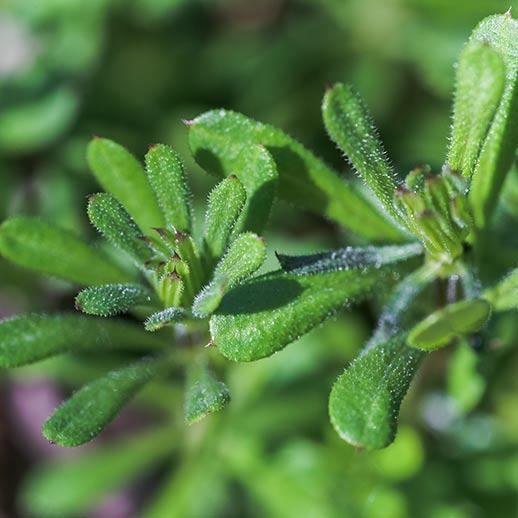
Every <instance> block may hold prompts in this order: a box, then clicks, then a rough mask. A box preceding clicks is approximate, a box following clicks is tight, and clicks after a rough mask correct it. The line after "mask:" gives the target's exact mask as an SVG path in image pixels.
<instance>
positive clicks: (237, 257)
mask: <svg viewBox="0 0 518 518" xmlns="http://www.w3.org/2000/svg"><path fill="white" fill-rule="evenodd" d="M265 257H266V247H265V244H264V241H263V239H261V238H260V237H259V236H257V235H256V234H252V233H251V232H247V233H244V234H240V235H239V236H238V237H237V238H236V239H235V240H234V241H233V242H232V243H231V244H230V246H229V248H228V251H227V252H226V254H225V255H224V257H223V258H222V259H221V260H220V261H219V263H218V265H217V266H216V269H215V271H214V276H213V279H212V281H211V282H210V283H209V284H208V285H207V286H206V287H205V288H204V289H203V290H202V291H201V292H200V293H199V294H198V295H197V297H196V299H195V300H194V304H193V308H192V311H193V313H194V314H195V315H196V316H197V317H199V318H205V317H207V316H208V315H210V314H211V313H213V312H214V311H215V310H216V309H217V307H218V306H219V304H220V302H221V299H222V298H223V295H225V293H226V292H227V291H228V289H230V288H231V287H233V286H234V285H235V284H236V283H237V282H239V281H242V280H243V279H245V278H247V277H249V276H250V275H252V274H253V273H255V272H256V271H257V270H258V269H259V268H260V267H261V265H262V264H263V262H264V259H265Z"/></svg>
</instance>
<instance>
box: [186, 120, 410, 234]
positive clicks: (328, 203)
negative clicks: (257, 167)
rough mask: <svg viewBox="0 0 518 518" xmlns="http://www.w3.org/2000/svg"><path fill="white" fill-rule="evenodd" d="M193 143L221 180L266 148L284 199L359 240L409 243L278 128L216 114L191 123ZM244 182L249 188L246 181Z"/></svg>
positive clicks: (361, 196) (198, 155) (201, 160)
mask: <svg viewBox="0 0 518 518" xmlns="http://www.w3.org/2000/svg"><path fill="white" fill-rule="evenodd" d="M189 143H190V146H191V149H192V152H193V154H194V156H195V158H196V161H197V162H198V163H199V164H200V165H201V166H202V167H203V168H205V169H206V170H207V171H209V172H210V173H212V174H215V175H217V176H220V177H221V176H229V175H230V174H239V171H236V169H235V166H236V164H237V163H238V161H239V160H240V157H241V156H242V155H243V154H244V153H247V150H248V149H249V148H250V146H253V145H257V144H260V145H263V146H265V148H266V149H267V150H268V152H269V153H271V155H272V157H273V159H274V161H275V164H276V166H277V171H278V174H279V196H280V197H281V198H284V199H286V200H288V201H290V202H293V203H296V204H297V205H299V206H301V207H304V208H306V209H308V210H311V211H312V212H315V213H316V214H321V215H323V216H326V217H328V218H331V219H332V220H334V221H337V222H338V223H340V224H342V225H343V226H345V227H346V228H348V229H350V230H352V231H354V232H355V233H357V234H358V235H361V236H365V237H368V238H371V239H374V240H393V241H401V240H402V239H404V237H403V236H402V234H401V232H400V231H399V230H398V229H396V228H395V227H394V225H392V224H391V222H390V221H387V220H386V218H385V216H384V215H383V214H381V213H380V212H379V211H378V209H377V208H376V207H374V206H373V204H372V203H371V202H370V201H369V200H368V199H367V198H366V197H365V195H364V194H362V193H361V192H360V191H359V190H358V189H356V188H355V187H354V186H353V185H352V184H350V183H347V182H346V181H344V180H343V179H342V178H340V177H339V175H338V174H337V173H336V172H335V171H333V170H332V169H331V168H329V167H328V166H327V165H326V164H325V163H324V162H323V161H322V160H320V159H319V158H317V157H316V156H315V155H314V154H313V153H311V152H310V151H308V150H307V149H306V148H305V147H304V146H302V145H301V144H300V143H299V142H297V141H296V140H295V139H293V138H292V137H290V136H289V135H287V134H285V133H283V132H282V131H281V130H279V129H277V128H274V127H273V126H269V125H267V124H262V123H260V122H257V121H254V120H252V119H249V118H248V117H245V116H244V115H241V114H240V113H235V112H231V111H227V110H214V111H210V112H207V113H204V114H203V115H200V116H199V117H197V118H196V119H194V120H193V121H189ZM243 183H244V184H245V186H246V187H248V186H247V184H246V183H245V180H244V179H243ZM252 203H253V200H252V201H251V202H250V204H252ZM256 231H257V229H256Z"/></svg>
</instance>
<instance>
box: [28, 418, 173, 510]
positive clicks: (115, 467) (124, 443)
mask: <svg viewBox="0 0 518 518" xmlns="http://www.w3.org/2000/svg"><path fill="white" fill-rule="evenodd" d="M173 438H174V436H173V431H172V430H171V428H161V429H159V430H153V431H151V432H146V433H145V434H140V435H137V436H135V437H131V438H129V439H118V440H117V441H116V442H115V443H111V444H106V445H100V446H99V447H97V448H96V449H95V450H91V451H88V452H84V454H83V455H80V456H73V457H72V458H68V457H67V458H65V459H59V460H54V461H52V462H50V463H48V464H44V465H42V466H41V467H39V468H38V469H37V470H36V471H34V472H33V473H31V475H30V476H29V478H28V480H26V482H25V484H24V487H23V502H24V504H25V506H24V507H25V508H26V510H27V511H28V512H29V513H30V514H31V515H34V516H40V517H48V518H53V517H56V516H77V515H81V516H85V515H86V514H88V512H89V511H91V510H92V508H93V507H94V506H96V504H97V503H98V502H99V501H101V499H102V498H103V497H104V496H106V495H108V494H110V493H112V492H113V491H115V490H117V489H119V488H122V487H123V486H125V485H126V484H128V483H129V482H131V481H132V480H134V479H136V478H138V477H140V475H141V474H142V473H143V472H145V471H147V470H148V469H149V468H151V467H152V466H153V465H155V464H156V463H158V462H159V461H160V459H162V458H163V457H165V456H167V455H168V454H169V453H170V452H171V451H172V450H174V449H175V448H176V447H177V442H176V441H174V440H173Z"/></svg>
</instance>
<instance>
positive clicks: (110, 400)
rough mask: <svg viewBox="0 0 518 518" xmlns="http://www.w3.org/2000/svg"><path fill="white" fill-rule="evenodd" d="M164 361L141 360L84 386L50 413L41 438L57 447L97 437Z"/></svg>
mask: <svg viewBox="0 0 518 518" xmlns="http://www.w3.org/2000/svg"><path fill="white" fill-rule="evenodd" d="M166 362H167V360H165V359H164V358H159V359H157V358H143V359H141V360H139V361H137V362H134V363H132V364H131V365H127V366H125V367H121V368H120V369H117V370H113V371H111V372H109V373H108V374H106V375H105V376H103V377H101V378H98V379H97V380H95V381H93V382H91V383H89V384H88V385H85V386H84V387H82V388H81V389H80V390H78V391H77V392H76V393H74V394H73V395H72V397H70V399H67V400H66V401H65V402H64V403H61V405H60V406H59V407H58V408H57V409H56V410H55V411H54V413H53V414H52V415H51V416H50V417H49V419H48V420H47V421H46V422H45V424H44V425H43V429H42V433H43V436H44V437H45V438H46V439H47V440H49V441H50V442H52V443H56V444H59V445H60V446H67V447H72V446H80V445H81V444H84V443H87V442H89V441H91V440H92V439H94V438H95V437H97V436H98V435H99V434H100V433H101V432H102V431H103V430H104V428H105V427H106V426H107V425H108V424H109V423H110V422H111V421H113V419H114V418H115V417H116V416H117V414H118V413H119V412H120V411H121V409H122V407H123V406H125V405H126V404H127V403H128V402H129V401H130V400H131V399H132V398H133V397H134V396H135V395H136V394H137V393H138V392H139V391H140V390H141V389H142V388H143V387H144V386H145V385H146V383H148V382H149V381H151V380H152V379H153V378H154V377H155V376H157V375H158V374H160V373H161V371H163V369H164V365H165V364H166Z"/></svg>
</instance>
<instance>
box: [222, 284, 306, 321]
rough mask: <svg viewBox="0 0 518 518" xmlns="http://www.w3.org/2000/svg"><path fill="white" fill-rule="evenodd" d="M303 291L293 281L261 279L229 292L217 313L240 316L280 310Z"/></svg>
mask: <svg viewBox="0 0 518 518" xmlns="http://www.w3.org/2000/svg"><path fill="white" fill-rule="evenodd" d="M303 290H304V288H303V287H302V286H301V285H300V284H299V283H298V282H297V281H295V280H292V279H278V278H277V279H272V278H271V277H260V278H258V279H255V280H253V281H251V282H249V283H247V284H243V285H241V286H238V287H237V288H234V289H233V290H231V291H230V292H228V293H227V294H226V295H225V296H224V297H223V300H222V301H221V304H220V306H219V308H218V310H217V312H216V313H217V314H219V315H240V314H248V313H258V312H260V311H267V310H271V309H276V308H280V307H282V306H284V305H286V304H288V303H289V302H291V301H292V300H293V299H295V298H296V297H297V296H298V295H300V294H301V293H302V291H303Z"/></svg>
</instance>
